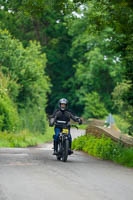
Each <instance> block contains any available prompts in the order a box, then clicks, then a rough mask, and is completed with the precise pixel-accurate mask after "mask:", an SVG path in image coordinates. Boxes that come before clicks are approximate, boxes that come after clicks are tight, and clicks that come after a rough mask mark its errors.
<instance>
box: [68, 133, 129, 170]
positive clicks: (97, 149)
mask: <svg viewBox="0 0 133 200" xmlns="http://www.w3.org/2000/svg"><path fill="white" fill-rule="evenodd" d="M72 148H73V149H75V150H82V151H84V152H87V153H88V154H89V155H92V156H95V157H98V158H101V159H103V160H112V161H114V162H116V163H119V164H121V165H124V166H127V167H133V148H127V147H124V146H123V145H122V144H121V143H115V142H114V141H112V140H111V138H105V137H104V135H103V136H102V138H96V137H95V136H86V135H85V136H80V137H78V138H76V139H75V140H74V141H73V144H72Z"/></svg>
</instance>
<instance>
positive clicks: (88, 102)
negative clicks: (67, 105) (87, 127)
mask: <svg viewBox="0 0 133 200" xmlns="http://www.w3.org/2000/svg"><path fill="white" fill-rule="evenodd" d="M107 115H108V112H107V110H106V109H105V106H104V103H103V102H101V101H100V97H99V95H98V93H96V92H92V93H90V94H87V95H86V97H85V109H84V114H83V116H84V118H85V119H88V118H97V119H101V118H104V117H105V116H107Z"/></svg>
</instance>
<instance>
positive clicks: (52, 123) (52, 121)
mask: <svg viewBox="0 0 133 200" xmlns="http://www.w3.org/2000/svg"><path fill="white" fill-rule="evenodd" d="M49 126H54V118H51V119H50V122H49Z"/></svg>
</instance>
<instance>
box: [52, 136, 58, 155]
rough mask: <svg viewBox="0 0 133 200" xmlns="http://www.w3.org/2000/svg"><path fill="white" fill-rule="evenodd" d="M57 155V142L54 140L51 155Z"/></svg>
mask: <svg viewBox="0 0 133 200" xmlns="http://www.w3.org/2000/svg"><path fill="white" fill-rule="evenodd" d="M57 154H58V142H57V141H55V140H54V152H53V155H57Z"/></svg>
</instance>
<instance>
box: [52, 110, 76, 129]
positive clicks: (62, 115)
mask: <svg viewBox="0 0 133 200" xmlns="http://www.w3.org/2000/svg"><path fill="white" fill-rule="evenodd" d="M70 119H72V120H73V121H75V122H79V121H80V118H79V117H76V116H74V115H73V114H72V112H71V111H69V110H60V109H57V110H56V111H55V112H54V113H53V115H52V116H51V119H50V126H53V125H54V124H55V127H56V128H61V125H60V123H57V122H58V121H66V124H69V123H70Z"/></svg>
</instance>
